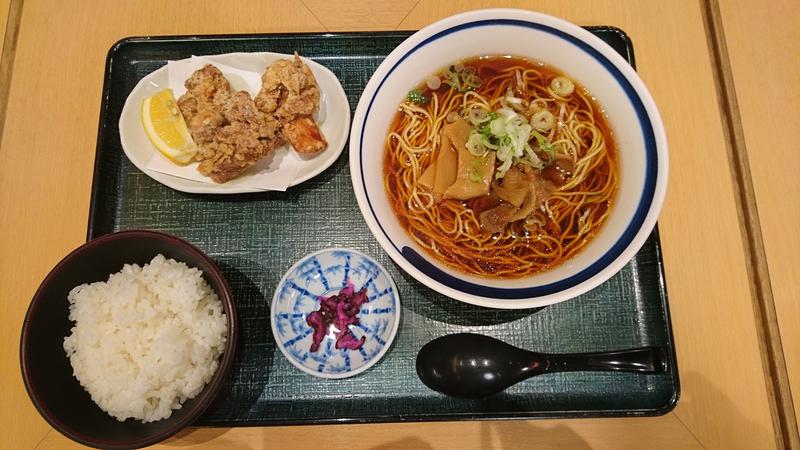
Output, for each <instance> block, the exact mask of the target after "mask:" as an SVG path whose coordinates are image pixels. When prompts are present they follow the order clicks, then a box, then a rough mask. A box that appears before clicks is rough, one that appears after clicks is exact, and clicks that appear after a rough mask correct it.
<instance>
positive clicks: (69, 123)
mask: <svg viewBox="0 0 800 450" xmlns="http://www.w3.org/2000/svg"><path fill="white" fill-rule="evenodd" d="M488 6H513V7H520V8H526V9H532V10H538V11H542V12H545V13H550V14H554V15H557V16H560V17H563V18H566V19H568V20H570V21H573V22H575V23H577V24H580V25H598V24H603V25H614V26H617V27H620V28H622V29H624V30H625V31H626V32H627V33H628V34H629V35H630V36H631V38H632V40H633V42H634V45H635V51H636V59H637V66H638V70H639V73H640V74H641V76H642V78H643V79H644V81H645V83H646V84H647V85H648V87H649V88H650V90H651V92H652V94H653V96H654V98H655V100H656V102H657V104H658V105H659V108H660V111H661V113H662V115H663V118H664V122H665V125H666V129H667V134H668V139H669V144H670V180H669V189H668V193H667V199H666V203H665V205H664V209H663V212H662V215H661V218H660V220H659V227H660V231H661V241H662V245H663V251H664V262H665V267H666V275H667V288H668V292H669V303H670V309H671V313H672V324H673V327H674V332H675V343H676V346H677V353H678V367H679V371H680V378H681V398H680V401H679V403H678V406H677V407H676V408H675V410H674V411H673V412H670V413H668V414H666V415H664V416H661V417H653V418H637V419H582V420H537V421H475V422H452V423H449V422H445V423H416V424H374V425H335V426H294V427H264V428H261V427H252V428H232V429H224V428H223V429H213V428H212V429H209V428H200V429H188V430H186V431H184V432H182V433H181V434H180V435H178V436H177V437H175V438H172V439H170V440H168V441H166V442H165V443H163V444H161V445H162V446H163V447H165V448H178V447H181V448H182V447H208V448H262V447H288V448H296V447H298V446H302V447H309V446H311V445H312V444H313V443H318V442H323V443H325V446H326V447H330V448H336V447H339V446H348V447H350V448H365V449H366V448H371V449H389V448H421V449H430V448H567V449H580V448H609V449H612V448H613V449H620V448H720V449H733V448H743V449H757V448H780V447H791V448H798V432H797V419H796V416H795V412H794V411H795V410H796V409H797V408H800V303H798V301H797V300H798V298H800V282H798V280H800V256H798V253H800V252H798V250H800V234H799V233H797V226H798V225H797V224H798V223H800V200H799V199H798V193H800V152H798V151H797V143H798V142H800V75H799V74H800V62H798V55H800V31H799V30H800V29H798V27H797V26H796V24H797V23H798V22H800V2H797V1H794V0H775V1H770V2H761V3H759V5H758V8H753V7H752V5H751V4H749V2H745V1H743V0H730V1H728V0H726V1H724V2H720V3H719V4H718V3H717V1H716V0H704V1H699V0H675V1H668V2H664V1H660V0H653V1H639V0H630V1H612V0H597V1H591V2H590V1H588V0H587V1H562V2H552V1H544V0H541V1H499V2H484V1H478V0H463V1H462V0H451V1H448V2H439V1H434V0H419V1H418V0H396V1H394V2H384V1H375V0H362V1H360V2H348V1H331V0H305V1H302V2H299V1H298V2H295V1H285V0H284V1H264V0H252V1H239V2H220V1H195V2H177V1H173V2H165V1H151V0H148V1H133V0H130V1H113V2H108V1H102V0H92V1H88V0H87V1H82V2H78V1H67V0H64V1H55V0H54V1H44V0H24V1H23V0H2V1H0V24H2V25H4V26H5V30H6V31H5V34H2V33H0V39H2V41H0V44H2V45H1V46H2V49H3V53H2V68H1V70H0V126H2V128H1V129H0V130H1V131H2V141H1V142H0V286H3V288H4V289H3V293H2V294H1V295H0V306H1V307H2V310H3V311H4V313H5V314H4V315H3V317H2V318H1V319H0V325H1V326H0V342H1V343H2V344H3V346H4V348H5V349H6V351H4V352H2V353H0V398H2V399H3V401H2V403H0V448H10V449H18V448H22V449H24V448H65V447H70V446H77V445H76V444H73V443H71V442H70V441H69V440H67V439H66V438H65V437H63V436H61V435H60V434H59V433H58V432H56V431H54V430H52V429H51V428H50V427H49V426H48V425H47V424H46V423H45V422H44V420H43V419H42V418H41V417H40V416H39V414H38V413H37V412H36V410H35V409H34V407H33V405H32V404H31V402H30V400H29V399H28V397H27V395H26V393H25V389H24V387H23V385H22V380H21V377H20V371H19V356H18V343H19V335H20V327H21V325H22V319H23V317H24V314H25V311H26V308H27V306H28V303H29V301H30V298H31V296H32V294H33V292H34V291H35V289H36V287H37V286H38V284H39V283H40V282H41V280H42V279H43V277H44V276H45V274H46V273H47V272H48V271H49V270H50V269H51V268H52V267H53V266H54V265H55V263H56V262H58V260H59V259H60V258H61V257H63V256H64V255H65V254H66V253H68V252H69V251H70V250H72V249H73V248H75V247H76V246H78V245H80V244H81V243H82V242H83V241H84V238H85V236H86V226H87V217H88V207H89V193H90V189H91V184H92V167H93V162H94V155H95V140H96V137H97V123H98V117H99V107H100V104H101V98H100V96H101V87H102V83H103V67H104V63H105V57H106V52H107V51H108V49H109V47H110V46H111V45H112V44H113V43H114V42H115V41H117V40H118V39H120V38H123V37H126V36H133V35H172V34H184V35H186V34H188V35H192V34H225V33H272V32H299V31H324V30H327V31H354V30H393V29H417V28H419V27H422V26H425V25H427V24H429V23H431V22H433V21H435V20H437V19H439V18H442V17H445V16H447V15H450V14H452V13H455V12H458V11H463V10H468V9H476V8H480V7H488ZM792 387H794V397H792V391H791V388H792Z"/></svg>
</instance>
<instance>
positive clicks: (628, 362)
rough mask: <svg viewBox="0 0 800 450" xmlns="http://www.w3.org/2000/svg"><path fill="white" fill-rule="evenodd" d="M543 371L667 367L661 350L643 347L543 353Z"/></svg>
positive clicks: (657, 369)
mask: <svg viewBox="0 0 800 450" xmlns="http://www.w3.org/2000/svg"><path fill="white" fill-rule="evenodd" d="M543 356H545V358H546V363H545V364H544V371H545V372H573V371H582V370H612V371H618V372H643V373H661V372H665V371H666V369H667V367H666V366H667V361H666V357H665V355H664V352H663V350H661V349H660V348H659V347H643V348H635V349H630V350H618V351H613V352H594V353H572V354H561V355H555V354H545V355H543Z"/></svg>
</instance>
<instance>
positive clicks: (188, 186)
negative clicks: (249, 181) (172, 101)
mask: <svg viewBox="0 0 800 450" xmlns="http://www.w3.org/2000/svg"><path fill="white" fill-rule="evenodd" d="M292 57H293V56H292V55H284V54H280V53H270V52H260V53H229V54H223V55H213V56H207V58H208V59H211V60H215V61H217V62H219V63H221V64H227V65H232V66H236V67H247V68H251V70H258V71H260V72H263V71H264V70H265V69H266V68H267V66H268V65H269V63H271V62H272V61H275V60H277V59H284V58H292ZM303 62H305V63H306V64H308V66H309V67H310V68H311V71H312V72H313V73H314V77H315V78H316V79H317V84H319V88H320V93H321V100H320V112H319V119H320V123H319V126H320V129H321V130H322V133H323V134H324V136H325V137H326V139H327V140H328V148H327V149H325V150H324V151H323V152H322V153H320V154H319V155H317V156H314V157H312V158H308V159H303V158H301V160H302V161H301V162H300V164H301V166H300V170H299V171H298V172H297V175H296V176H295V178H294V181H292V182H291V183H290V184H289V186H295V185H297V184H300V183H302V182H304V181H306V180H308V179H310V178H312V177H314V176H316V175H318V174H319V173H321V172H322V171H323V170H325V169H327V168H328V167H329V166H330V165H331V164H333V163H334V161H336V159H337V158H338V157H339V155H340V154H341V153H342V150H343V149H344V145H345V143H346V142H347V135H348V132H349V131H350V104H349V103H348V101H347V96H346V95H345V92H344V89H343V88H342V85H341V83H339V80H338V79H337V78H336V75H334V74H333V72H331V71H330V70H329V69H328V68H326V67H324V66H322V65H321V64H318V63H316V62H314V61H312V60H310V59H308V58H303ZM229 81H231V82H232V87H233V88H234V89H237V86H236V85H235V80H229ZM167 87H168V76H167V66H166V65H165V66H164V67H161V68H159V69H157V70H155V71H153V72H151V73H150V74H148V75H146V76H145V77H144V78H142V79H141V80H140V81H139V83H138V84H136V87H134V88H133V90H132V91H131V93H130V95H128V98H127V99H126V100H125V106H123V108H122V114H121V115H120V119H119V137H120V142H121V143H122V148H123V150H124V151H125V155H126V156H127V157H128V159H130V160H131V162H132V163H133V164H134V165H135V166H136V167H137V168H138V169H139V170H141V171H142V172H144V173H145V174H147V175H148V176H149V177H150V178H152V179H154V180H156V181H158V182H159V183H161V184H163V185H165V186H169V187H171V188H172V189H175V190H177V191H183V192H191V193H202V194H236V193H242V192H262V191H264V189H256V188H253V187H250V186H244V185H242V184H241V183H242V180H243V179H245V178H246V177H247V173H245V174H243V175H242V176H241V177H239V178H236V179H233V180H231V181H229V182H227V183H225V184H216V183H202V182H198V181H194V180H189V179H186V178H181V177H177V176H173V175H168V174H165V173H160V172H156V171H154V170H151V169H149V168H148V167H147V163H148V162H149V161H150V158H151V157H152V156H153V155H154V154H157V153H158V150H157V149H156V148H155V147H154V146H153V144H151V143H150V140H149V139H148V138H147V135H146V134H145V131H144V128H143V127H142V121H141V104H142V101H143V100H144V99H145V98H147V97H150V96H152V95H153V94H155V93H156V92H158V91H160V90H162V89H166V88H167ZM287 150H288V151H294V150H291V149H290V148H289V146H288V144H286V145H285V146H284V147H280V148H278V149H276V150H275V152H276V153H279V152H286V151H287ZM279 159H280V158H273V161H278V160H279ZM193 164H194V165H196V164H197V163H193ZM273 164H274V162H273ZM270 167H271V165H270ZM273 169H274V168H273ZM209 181H210V180H209Z"/></svg>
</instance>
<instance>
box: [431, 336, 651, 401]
mask: <svg viewBox="0 0 800 450" xmlns="http://www.w3.org/2000/svg"><path fill="white" fill-rule="evenodd" d="M582 370H602V371H609V370H610V371H620V372H643V373H661V372H664V371H665V370H666V358H665V356H664V354H663V351H662V350H661V349H660V348H658V347H644V348H636V349H630V350H620V351H612V352H596V353H573V354H561V355H556V354H547V353H535V352H530V351H527V350H523V349H521V348H517V347H514V346H513V345H510V344H506V343H505V342H503V341H499V340H497V339H494V338H491V337H489V336H483V335H480V334H471V333H458V334H450V335H447V336H442V337H440V338H436V339H434V340H432V341H431V342H428V343H427V344H425V346H423V347H422V349H421V350H420V351H419V354H417V375H419V378H420V380H422V382H423V383H425V384H426V385H427V386H428V387H429V388H431V389H433V390H436V391H439V392H441V393H443V394H447V395H451V396H454V397H484V396H487V395H492V394H496V393H498V392H501V391H503V390H504V389H506V388H508V387H509V386H511V385H513V384H516V383H519V382H520V381H522V380H525V379H528V378H530V377H532V376H535V375H541V374H543V373H551V372H568V371H582Z"/></svg>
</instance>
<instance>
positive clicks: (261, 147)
mask: <svg viewBox="0 0 800 450" xmlns="http://www.w3.org/2000/svg"><path fill="white" fill-rule="evenodd" d="M185 86H186V89H187V91H186V93H185V94H184V95H182V96H181V98H180V99H178V107H179V108H180V109H181V113H182V114H183V116H184V118H185V119H186V124H187V126H188V128H189V132H190V133H191V134H192V138H193V139H194V141H195V143H196V144H197V145H198V152H197V155H196V156H195V159H197V160H198V161H200V165H199V167H198V169H197V170H198V171H200V173H202V174H203V175H206V176H208V177H211V179H212V180H214V181H215V182H217V183H225V182H226V181H229V180H232V179H233V178H236V177H237V176H239V175H240V174H241V173H242V172H244V171H245V170H246V169H247V168H248V167H250V166H252V165H254V164H255V163H256V162H257V161H258V160H259V159H261V158H263V157H264V156H266V155H268V154H269V153H270V152H271V151H272V150H273V149H274V148H275V147H276V146H278V145H280V144H281V143H282V140H281V138H280V137H279V135H278V130H279V127H280V124H279V123H278V122H277V120H275V118H274V117H273V116H272V115H270V114H265V113H263V112H262V111H259V110H258V108H256V106H255V103H254V102H253V99H251V98H250V95H249V94H248V93H247V92H244V91H240V92H236V93H233V92H232V91H231V87H230V84H229V83H228V80H226V79H225V77H224V76H223V75H222V72H220V71H219V69H217V68H216V67H214V66H213V65H210V64H209V65H206V66H205V67H203V68H202V69H200V70H197V71H195V72H194V73H193V74H192V76H191V77H189V79H188V80H186V83H185Z"/></svg>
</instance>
